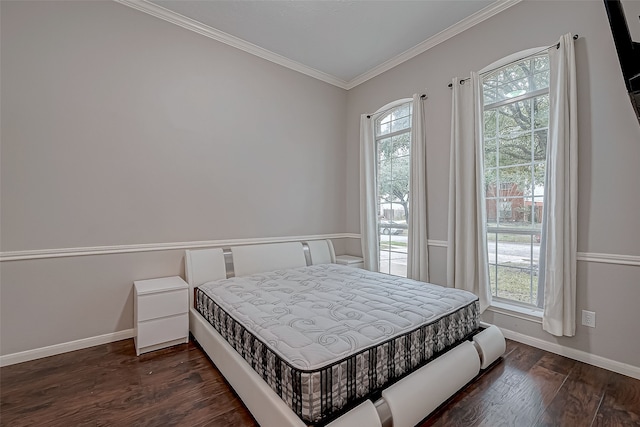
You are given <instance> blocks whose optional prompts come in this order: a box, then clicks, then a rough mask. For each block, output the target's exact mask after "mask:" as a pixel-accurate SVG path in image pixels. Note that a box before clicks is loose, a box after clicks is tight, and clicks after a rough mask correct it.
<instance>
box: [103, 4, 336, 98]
mask: <svg viewBox="0 0 640 427" xmlns="http://www.w3.org/2000/svg"><path fill="white" fill-rule="evenodd" d="M114 1H115V2H118V3H120V4H123V5H125V6H129V7H131V8H133V9H136V10H139V11H141V12H144V13H147V14H149V15H152V16H155V17H156V18H160V19H162V20H165V21H167V22H171V23H172V24H176V25H179V26H181V27H182V28H186V29H187V30H191V31H193V32H195V33H198V34H200V35H203V36H205V37H209V38H210V39H213V40H216V41H219V42H221V43H224V44H226V45H229V46H231V47H235V48H236V49H240V50H242V51H244V52H247V53H250V54H251V55H255V56H257V57H259V58H262V59H266V60H267V61H271V62H273V63H276V64H278V65H281V66H283V67H286V68H289V69H291V70H294V71H297V72H299V73H302V74H306V75H307V76H309V77H313V78H315V79H318V80H321V81H323V82H325V83H329V84H331V85H334V86H337V87H339V88H342V89H346V88H347V82H346V81H344V80H342V79H339V78H337V77H335V76H332V75H331V74H328V73H325V72H323V71H319V70H316V69H315V68H311V67H308V66H306V65H304V64H301V63H299V62H297V61H293V60H291V59H289V58H285V57H284V56H282V55H279V54H277V53H275V52H272V51H270V50H267V49H264V48H262V47H260V46H256V45H255V44H253V43H249V42H248V41H245V40H242V39H240V38H238V37H235V36H232V35H231V34H227V33H225V32H223V31H220V30H216V29H215V28H213V27H210V26H208V25H205V24H203V23H201V22H198V21H196V20H194V19H191V18H188V17H186V16H184V15H180V14H179V13H176V12H173V11H171V10H169V9H166V8H164V7H162V6H158V5H157V4H154V3H151V2H149V1H147V0H114Z"/></svg>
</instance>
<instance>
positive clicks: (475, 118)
mask: <svg viewBox="0 0 640 427" xmlns="http://www.w3.org/2000/svg"><path fill="white" fill-rule="evenodd" d="M482 117H483V113H482V86H481V80H480V77H479V76H478V74H477V73H471V79H470V80H468V81H465V82H464V84H460V81H459V79H457V78H455V79H453V103H452V114H451V157H450V170H449V233H448V234H449V236H448V247H447V282H448V285H449V286H450V287H454V288H459V289H465V290H467V291H470V292H473V293H474V294H476V295H477V296H478V298H479V299H480V311H481V312H482V311H484V310H485V309H486V308H487V307H488V306H489V305H490V304H491V288H490V283H489V265H488V256H487V234H486V216H487V215H486V206H485V199H484V176H483V161H484V160H483V158H484V155H483V146H482V127H483V124H482V123H483V121H482Z"/></svg>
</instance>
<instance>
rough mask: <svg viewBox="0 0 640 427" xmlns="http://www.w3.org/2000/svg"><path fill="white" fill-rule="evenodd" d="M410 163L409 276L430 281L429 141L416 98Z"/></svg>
mask: <svg viewBox="0 0 640 427" xmlns="http://www.w3.org/2000/svg"><path fill="white" fill-rule="evenodd" d="M410 161H411V164H410V166H409V218H408V220H407V224H408V225H409V230H408V234H409V238H408V242H407V277H409V278H410V279H415V280H420V281H422V282H428V281H429V245H428V242H427V141H426V136H425V118H424V107H423V100H422V97H421V96H420V95H419V94H416V95H413V108H412V117H411V160H410Z"/></svg>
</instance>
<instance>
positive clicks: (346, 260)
mask: <svg viewBox="0 0 640 427" xmlns="http://www.w3.org/2000/svg"><path fill="white" fill-rule="evenodd" d="M336 264H341V265H347V266H349V267H355V268H364V259H362V257H358V256H353V255H338V256H336Z"/></svg>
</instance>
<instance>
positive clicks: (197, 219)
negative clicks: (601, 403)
mask: <svg viewBox="0 0 640 427" xmlns="http://www.w3.org/2000/svg"><path fill="white" fill-rule="evenodd" d="M0 12H1V14H2V22H1V43H2V44H1V46H0V48H1V51H2V58H1V59H2V63H1V70H0V71H1V85H2V88H1V89H2V100H1V103H2V104H1V108H2V133H1V138H2V147H1V148H2V150H1V162H2V163H1V175H0V179H1V191H2V206H1V210H0V214H1V224H0V225H1V230H0V231H1V232H2V236H1V241H0V244H1V250H2V251H16V250H31V249H51V248H65V247H84V246H101V245H124V244H138V243H154V242H176V241H191V240H211V239H226V238H250V237H270V236H287V235H298V234H321V233H338V232H352V233H358V232H359V215H358V209H359V208H358V200H359V188H358V186H359V180H358V168H359V166H358V164H359V162H358V141H359V136H358V132H359V127H358V123H359V116H360V114H362V113H365V112H372V111H375V110H376V109H378V108H379V107H381V106H382V105H384V104H386V103H388V102H390V101H393V100H396V99H399V98H404V97H408V96H410V95H411V94H413V93H415V92H423V91H424V92H426V93H427V94H428V96H429V99H428V100H427V101H426V103H425V108H426V113H427V117H428V122H427V132H428V136H427V139H428V147H427V154H428V157H429V162H428V179H429V185H428V190H429V194H428V196H429V212H428V217H429V233H430V236H429V237H430V239H434V240H446V238H447V235H446V234H447V182H448V167H449V160H448V157H449V138H450V129H449V125H450V108H451V100H450V97H451V92H450V89H448V88H447V84H448V83H449V81H450V79H451V78H452V77H453V76H459V77H464V76H466V75H468V73H469V71H470V70H478V69H481V68H482V67H484V66H485V65H487V64H489V63H491V62H493V61H495V60H497V59H500V58H502V57H504V56H506V55H508V54H511V53H513V52H516V51H519V50H522V49H526V48H529V47H535V46H542V45H547V44H550V43H553V42H554V41H555V40H557V38H558V37H559V36H560V35H561V34H563V33H566V32H573V33H578V34H580V35H581V38H580V39H579V40H578V41H577V42H576V53H577V61H578V79H579V83H578V85H579V91H580V93H579V103H580V106H579V111H578V115H579V120H580V129H579V130H580V159H579V163H580V172H579V174H580V195H579V200H580V201H579V240H578V245H579V251H581V252H593V253H611V254H622V255H636V256H640V227H638V226H637V220H638V212H640V198H638V197H637V195H638V187H639V185H640V168H638V164H639V161H640V127H639V126H638V123H637V121H636V119H635V117H634V115H633V111H632V109H631V106H630V104H629V101H628V99H627V97H626V93H625V89H624V84H623V81H622V77H621V73H620V69H619V65H618V63H617V59H616V56H615V49H614V46H613V41H612V38H611V34H610V32H609V28H608V23H607V20H606V15H605V12H604V7H603V5H602V3H601V2H599V1H592V2H542V1H539V2H533V1H527V2H523V3H520V4H518V5H516V6H514V7H512V8H510V9H509V10H507V11H505V12H503V13H501V14H500V15H498V16H495V17H493V18H491V19H490V20H488V21H485V22H483V23H481V24H479V25H478V26H476V27H474V28H471V29H470V30H468V31H465V32H464V33H462V34H460V35H458V36H456V37H454V38H452V39H450V40H448V41H447V42H445V43H443V44H441V45H438V46H436V47H434V48H433V49H431V50H429V51H428V52H425V53H424V54H422V55H419V56H417V57H415V58H414V59H412V60H410V61H408V62H406V63H404V64H402V65H400V66H398V67H396V68H394V69H392V70H390V71H388V72H386V73H384V74H382V75H380V76H378V77H376V78H374V79H372V80H370V81H368V82H366V83H364V84H362V85H360V86H358V87H356V88H354V89H352V90H350V91H348V92H346V91H344V90H341V89H338V88H335V87H332V86H330V85H328V84H325V83H321V82H319V81H317V80H314V79H312V78H309V77H306V76H304V75H301V74H299V73H296V72H294V71H290V70H288V69H284V68H282V67H280V66H277V65H274V64H272V63H270V62H267V61H264V60H261V59H258V58H256V57H253V56H251V55H249V54H245V53H243V52H241V51H238V50H236V49H233V48H231V47H228V46H226V45H223V44H220V43H217V42H215V41H212V40H210V39H207V38H205V37H202V36H199V35H197V34H194V33H191V32H189V31H187V30H184V29H182V28H179V27H177V26H174V25H172V24H169V23H166V22H164V21H161V20H158V19H156V18H153V17H151V16H148V15H145V14H143V13H141V12H138V11H134V10H133V9H129V8H127V7H125V6H122V5H119V4H116V3H111V2H44V3H35V2H15V3H14V2H2V3H1V5H0ZM358 245H359V242H358V240H356V239H344V241H342V242H338V244H337V248H338V251H339V252H342V251H343V250H344V251H347V252H350V253H358V252H359V247H358ZM181 258H182V251H166V252H152V253H141V254H117V255H100V256H86V257H74V258H56V259H51V260H31V261H12V262H3V263H1V264H0V268H1V272H0V274H1V275H2V276H1V279H2V281H1V284H0V285H1V286H0V332H1V335H0V345H1V346H2V348H1V349H0V352H1V354H11V353H15V352H19V351H23V350H29V349H34V348H39V347H43V346H47V345H52V344H58V343H64V342H68V341H72V340H76V339H81V338H87V337H93V336H97V335H101V334H107V333H111V332H115V331H121V330H126V329H128V328H131V327H132V326H133V323H132V315H133V313H132V311H133V310H132V295H131V288H132V282H133V280H137V279H143V278H149V277H158V276H166V275H173V274H181V273H182V268H183V267H182V261H181ZM430 261H431V278H432V281H433V282H435V283H440V284H444V283H445V281H446V267H445V265H446V248H443V247H436V246H434V247H432V248H431V253H430ZM637 301H640V268H638V267H630V266H617V265H612V264H599V263H587V262H580V263H579V266H578V311H580V310H581V309H589V310H594V311H596V313H597V325H598V327H597V328H596V329H587V328H584V327H582V326H578V334H577V336H576V337H575V338H563V339H556V338H553V337H551V336H550V335H548V334H546V333H544V332H542V331H541V328H540V325H539V324H537V323H533V322H528V321H524V320H521V319H516V318H513V317H509V316H505V315H500V314H495V313H486V314H485V320H487V321H490V322H495V323H496V324H498V325H499V326H503V327H506V328H508V329H511V330H514V331H516V332H520V333H523V334H526V335H528V336H532V337H537V338H540V339H544V340H548V341H551V342H558V343H560V344H562V345H566V346H569V347H572V348H575V349H579V350H584V351H587V352H591V353H593V354H596V355H600V356H603V357H607V358H611V359H613V360H617V361H620V362H624V363H631V364H634V365H636V366H638V365H640V356H639V355H640V341H639V340H637V339H635V340H634V339H633V338H634V337H637V336H638V333H637V328H638V326H639V325H640V314H639V313H640V312H639V311H638V310H637V308H636V307H635V305H636V303H637Z"/></svg>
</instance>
